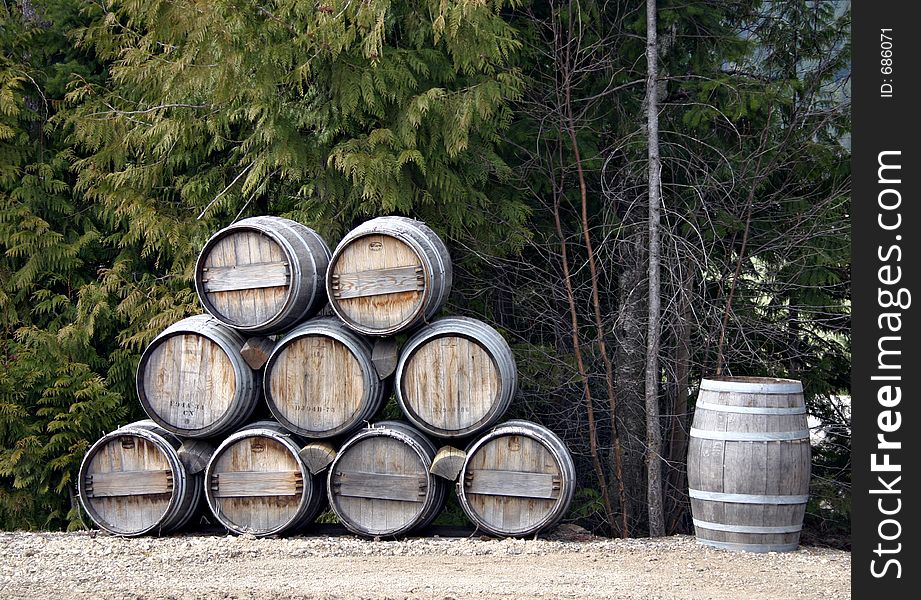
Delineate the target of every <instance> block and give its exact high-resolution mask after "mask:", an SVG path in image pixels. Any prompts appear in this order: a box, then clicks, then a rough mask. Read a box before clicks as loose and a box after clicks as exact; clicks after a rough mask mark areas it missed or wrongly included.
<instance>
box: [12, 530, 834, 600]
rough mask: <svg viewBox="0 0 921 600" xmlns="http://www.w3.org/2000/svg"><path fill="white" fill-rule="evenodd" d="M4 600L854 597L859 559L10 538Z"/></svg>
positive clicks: (488, 546)
mask: <svg viewBox="0 0 921 600" xmlns="http://www.w3.org/2000/svg"><path fill="white" fill-rule="evenodd" d="M0 598H4V599H13V598H68V599H69V598H105V599H111V598H208V599H211V598H260V599H262V598H265V599H269V598H318V599H319V598H322V599H329V600H331V599H340V598H400V599H402V598H420V599H446V598H453V599H456V600H460V599H461V598H478V599H495V598H510V599H516V600H517V599H520V598H625V599H634V598H635V599H644V600H650V599H656V598H682V599H695V600H696V599H714V600H729V599H733V600H735V599H739V598H745V599H746V600H757V599H786V598H817V599H818V598H821V599H823V600H830V599H835V598H838V599H841V600H844V599H846V598H850V555H849V554H848V553H847V552H842V551H838V550H829V549H820V548H810V547H805V548H801V549H800V550H798V551H796V552H791V553H785V554H736V553H729V552H725V551H722V550H715V549H709V548H705V547H702V546H699V545H698V544H696V543H695V541H694V539H693V538H690V537H685V536H676V537H671V538H664V539H661V540H655V541H653V540H598V539H595V540H592V541H585V542H575V541H552V540H550V541H547V540H538V541H533V540H482V539H468V538H417V539H410V540H404V541H380V542H374V541H366V540H360V539H358V538H354V537H350V536H344V537H293V538H287V539H265V540H261V539H254V538H247V537H242V538H238V537H229V536H217V535H212V536H191V535H190V536H173V537H167V538H141V539H120V538H115V537H110V536H106V535H102V534H99V535H93V534H91V533H85V532H81V533H69V534H64V533H37V534H36V533H21V532H16V533H0Z"/></svg>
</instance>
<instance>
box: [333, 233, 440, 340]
mask: <svg viewBox="0 0 921 600" xmlns="http://www.w3.org/2000/svg"><path fill="white" fill-rule="evenodd" d="M451 273H452V270H451V257H450V256H449V255H448V249H447V248H446V247H445V245H444V242H442V241H441V239H440V238H439V237H438V236H437V235H436V234H435V232H434V231H432V230H431V229H429V228H428V227H427V226H426V225H425V224H424V223H422V222H420V221H415V220H413V219H407V218H405V217H379V218H377V219H372V220H370V221H367V222H365V223H363V224H361V225H359V226H358V227H356V228H355V229H353V230H352V231H351V232H349V233H348V234H347V235H346V236H345V237H344V238H343V239H342V241H341V242H339V245H338V246H337V247H336V250H335V252H333V257H332V259H331V260H330V266H329V272H328V274H327V277H326V291H327V294H328V295H329V299H330V305H331V306H332V309H333V310H334V311H335V312H336V314H337V315H339V318H341V319H342V320H343V321H344V322H345V323H346V325H348V326H349V327H351V328H352V329H354V330H356V331H360V332H361V333H364V334H367V335H391V334H394V333H397V332H400V331H404V330H407V329H409V328H411V327H413V326H415V325H417V324H419V323H421V322H423V321H425V320H428V319H430V318H432V316H434V315H435V313H436V312H438V310H439V309H440V308H441V307H442V306H443V305H444V303H445V302H446V301H447V299H448V294H449V293H450V291H451Z"/></svg>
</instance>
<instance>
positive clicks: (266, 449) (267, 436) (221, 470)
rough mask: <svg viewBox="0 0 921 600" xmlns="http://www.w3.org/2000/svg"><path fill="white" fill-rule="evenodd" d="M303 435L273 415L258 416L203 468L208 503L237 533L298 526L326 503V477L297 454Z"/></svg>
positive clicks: (263, 533) (261, 532)
mask: <svg viewBox="0 0 921 600" xmlns="http://www.w3.org/2000/svg"><path fill="white" fill-rule="evenodd" d="M303 446H304V441H303V440H300V439H298V438H297V437H295V436H293V435H291V434H290V433H288V432H287V431H286V430H284V429H283V428H282V427H281V426H280V425H279V424H278V423H275V422H274V421H259V422H256V423H252V424H251V425H248V426H246V428H245V429H242V430H240V431H237V432H236V433H234V434H232V435H230V437H228V438H227V439H226V440H224V441H223V442H222V443H221V445H220V446H218V448H217V450H215V451H214V454H213V455H212V456H211V460H210V461H209V462H208V467H207V468H206V469H205V497H206V498H207V499H208V507H209V508H210V509H211V512H212V513H214V516H215V517H216V518H217V520H218V521H220V522H221V524H222V525H224V527H226V528H227V529H229V530H230V531H232V532H234V533H241V534H242V533H252V534H254V535H257V536H266V535H273V534H278V533H285V532H291V531H295V530H297V529H298V528H300V527H302V526H304V525H307V524H308V523H310V522H311V521H313V520H314V519H315V518H316V516H317V515H318V514H319V513H320V510H321V509H322V508H323V506H324V505H325V504H326V493H325V490H324V489H323V480H322V478H320V477H314V476H313V475H311V474H310V472H309V471H308V470H307V467H306V466H305V465H304V462H303V461H302V460H301V458H300V456H298V450H300V449H301V448H302V447H303Z"/></svg>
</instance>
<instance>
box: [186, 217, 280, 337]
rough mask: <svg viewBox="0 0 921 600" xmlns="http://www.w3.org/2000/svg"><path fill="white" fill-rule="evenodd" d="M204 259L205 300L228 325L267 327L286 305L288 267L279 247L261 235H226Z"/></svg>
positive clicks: (240, 231) (244, 232)
mask: <svg viewBox="0 0 921 600" xmlns="http://www.w3.org/2000/svg"><path fill="white" fill-rule="evenodd" d="M203 258H204V260H203V261H201V262H200V264H199V269H200V271H201V274H200V276H201V283H202V288H203V291H204V292H205V297H204V300H205V302H206V304H210V307H209V309H210V311H211V312H213V313H216V314H219V315H221V317H222V318H223V319H224V320H225V321H227V322H228V323H229V324H231V325H234V326H240V327H251V326H256V325H259V324H262V323H265V322H266V321H269V320H270V319H272V318H273V317H274V316H275V315H277V314H278V313H279V312H280V311H281V310H282V309H283V308H284V306H285V303H286V302H288V299H289V295H290V294H289V292H290V289H289V288H290V286H291V269H290V265H289V263H288V259H287V258H286V256H285V252H284V250H283V249H282V248H281V246H279V244H278V243H277V242H276V241H275V240H273V239H272V238H271V237H269V236H268V235H266V234H265V233H262V232H260V231H257V230H255V229H237V230H233V231H230V232H228V233H227V234H225V235H224V236H223V237H221V238H220V239H219V240H218V241H217V242H216V243H215V244H214V245H213V246H212V247H211V249H210V251H208V254H207V256H206V257H203Z"/></svg>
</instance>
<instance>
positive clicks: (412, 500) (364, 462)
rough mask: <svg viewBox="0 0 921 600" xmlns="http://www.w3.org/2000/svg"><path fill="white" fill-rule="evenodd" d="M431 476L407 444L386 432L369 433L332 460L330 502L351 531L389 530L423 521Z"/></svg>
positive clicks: (372, 532) (383, 532)
mask: <svg viewBox="0 0 921 600" xmlns="http://www.w3.org/2000/svg"><path fill="white" fill-rule="evenodd" d="M429 477H430V475H429V473H428V468H427V466H426V465H425V464H424V463H423V461H422V459H421V458H420V456H419V454H418V452H417V451H416V450H415V449H414V448H412V447H411V446H410V445H409V444H407V443H405V442H403V441H401V440H399V439H396V438H394V437H390V436H386V435H375V436H369V437H365V438H363V439H360V440H358V441H357V442H356V443H354V444H351V445H350V446H349V447H348V448H347V449H345V450H344V451H342V452H340V454H339V456H338V457H337V459H336V462H335V463H334V464H333V467H332V470H331V471H330V476H329V489H330V503H331V504H332V505H333V506H334V508H335V510H336V513H337V514H339V515H340V517H344V520H346V521H349V522H350V525H351V527H352V528H353V529H358V530H360V531H361V532H362V533H365V534H371V535H376V534H380V535H387V534H391V533H394V532H397V531H400V530H403V529H405V528H407V527H409V526H411V525H413V524H414V523H416V522H417V521H418V520H419V518H420V516H421V515H422V513H423V510H424V508H425V506H424V502H425V500H426V496H427V493H428V480H429Z"/></svg>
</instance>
